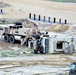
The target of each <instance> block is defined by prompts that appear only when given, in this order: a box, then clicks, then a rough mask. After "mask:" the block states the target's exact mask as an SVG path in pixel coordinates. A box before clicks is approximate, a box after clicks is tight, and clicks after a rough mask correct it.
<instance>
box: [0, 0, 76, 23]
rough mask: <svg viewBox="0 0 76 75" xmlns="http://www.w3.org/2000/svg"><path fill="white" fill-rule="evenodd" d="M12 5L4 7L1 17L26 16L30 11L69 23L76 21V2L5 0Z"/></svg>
mask: <svg viewBox="0 0 76 75" xmlns="http://www.w3.org/2000/svg"><path fill="white" fill-rule="evenodd" d="M4 2H6V3H8V4H10V5H11V7H7V8H3V12H4V13H5V14H2V15H0V18H5V17H6V18H7V17H8V18H25V17H28V14H29V13H32V14H37V15H39V14H40V15H42V16H44V15H45V16H46V17H49V16H50V17H51V20H53V18H54V17H56V18H57V19H59V18H61V19H62V21H64V20H65V19H67V20H68V22H69V23H76V21H75V20H76V3H56V2H51V1H50V2H49V1H43V0H30V1H29V0H4Z"/></svg>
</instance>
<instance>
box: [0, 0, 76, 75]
mask: <svg viewBox="0 0 76 75" xmlns="http://www.w3.org/2000/svg"><path fill="white" fill-rule="evenodd" d="M4 2H6V3H7V4H9V5H11V6H10V7H6V8H3V14H0V18H28V14H29V13H32V14H34V13H35V14H37V15H39V14H40V15H42V17H43V16H44V15H46V17H49V16H50V17H51V20H53V18H54V17H56V18H57V20H58V19H59V18H62V21H64V19H68V22H69V23H75V24H76V21H75V20H76V4H75V3H55V2H49V1H42V0H30V1H29V0H23V1H22V0H4ZM42 27H43V26H40V28H42ZM45 27H47V26H46V25H45ZM45 27H44V28H45ZM48 27H49V25H48ZM74 28H75V27H71V28H70V29H71V30H73V31H74V30H75V29H74ZM68 32H71V31H68ZM74 32H75V31H74ZM26 50H27V48H26V47H25V46H21V45H20V44H9V43H5V42H4V41H3V40H1V39H0V75H13V74H14V75H25V74H27V75H35V74H36V75H59V74H60V75H61V74H62V75H68V72H69V69H70V67H69V66H70V63H71V62H74V61H75V62H76V53H73V54H72V55H65V54H43V55H40V54H38V55H35V54H32V53H31V54H26V53H25V51H26Z"/></svg>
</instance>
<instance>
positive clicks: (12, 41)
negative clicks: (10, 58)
mask: <svg viewBox="0 0 76 75" xmlns="http://www.w3.org/2000/svg"><path fill="white" fill-rule="evenodd" d="M9 42H10V43H11V44H14V43H15V38H14V36H13V35H11V36H10V37H9Z"/></svg>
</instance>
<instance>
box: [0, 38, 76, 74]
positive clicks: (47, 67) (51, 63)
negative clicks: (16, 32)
mask: <svg viewBox="0 0 76 75" xmlns="http://www.w3.org/2000/svg"><path fill="white" fill-rule="evenodd" d="M28 50H29V49H28ZM25 51H27V48H26V47H25V46H21V45H20V44H19V42H17V43H16V44H10V43H6V42H4V41H3V39H1V40H0V75H13V74H14V75H25V74H27V75H51V74H52V75H68V73H69V69H70V63H71V62H76V53H73V54H72V55H65V54H42V55H40V54H37V55H36V54H33V53H25Z"/></svg>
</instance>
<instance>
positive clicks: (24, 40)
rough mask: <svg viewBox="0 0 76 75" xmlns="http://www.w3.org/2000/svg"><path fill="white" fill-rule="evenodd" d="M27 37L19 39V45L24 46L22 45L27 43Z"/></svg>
mask: <svg viewBox="0 0 76 75" xmlns="http://www.w3.org/2000/svg"><path fill="white" fill-rule="evenodd" d="M27 39H28V36H26V37H25V38H23V39H21V45H24V43H25V42H26V41H27Z"/></svg>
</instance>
